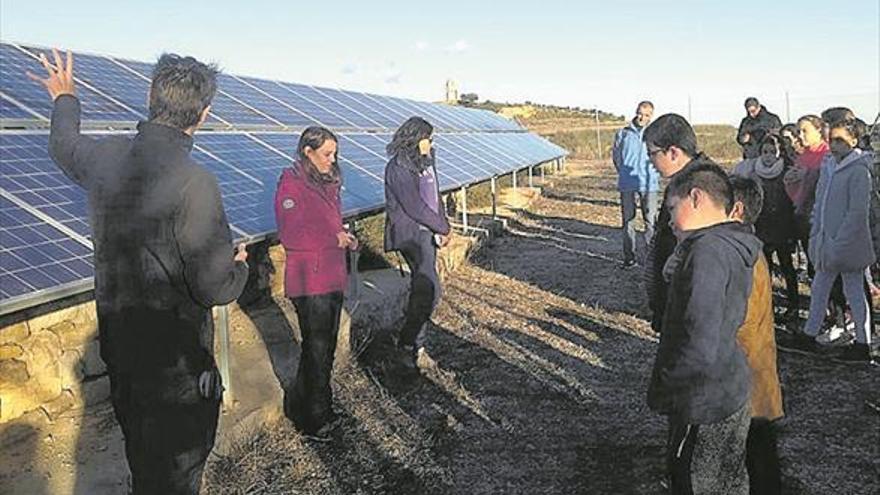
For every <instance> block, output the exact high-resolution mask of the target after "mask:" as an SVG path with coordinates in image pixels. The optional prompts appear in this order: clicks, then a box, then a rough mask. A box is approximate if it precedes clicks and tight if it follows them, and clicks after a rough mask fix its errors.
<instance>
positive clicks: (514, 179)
mask: <svg viewBox="0 0 880 495" xmlns="http://www.w3.org/2000/svg"><path fill="white" fill-rule="evenodd" d="M516 172H517V171H516V170H514V171H513V190H514V191H516Z"/></svg>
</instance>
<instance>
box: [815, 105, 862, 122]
mask: <svg viewBox="0 0 880 495" xmlns="http://www.w3.org/2000/svg"><path fill="white" fill-rule="evenodd" d="M855 118H856V115H855V114H854V113H853V111H852V110H850V109H849V108H846V107H831V108H829V109H826V110H825V111H823V112H822V120H823V121H824V122H825V123H826V124H828V125H831V124H835V123H837V122H840V121H843V120H854V119H855Z"/></svg>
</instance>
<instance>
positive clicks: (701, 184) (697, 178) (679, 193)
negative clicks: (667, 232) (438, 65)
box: [666, 163, 733, 214]
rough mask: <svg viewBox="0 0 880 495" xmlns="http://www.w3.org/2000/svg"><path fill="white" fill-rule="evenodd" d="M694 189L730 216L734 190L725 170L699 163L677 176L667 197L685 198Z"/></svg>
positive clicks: (713, 165) (710, 164) (669, 187)
mask: <svg viewBox="0 0 880 495" xmlns="http://www.w3.org/2000/svg"><path fill="white" fill-rule="evenodd" d="M693 189H699V190H701V191H703V192H705V193H706V194H707V195H708V196H709V197H710V198H712V201H714V202H715V204H717V205H718V206H722V207H723V208H724V212H725V213H727V214H730V212H731V210H732V209H733V190H732V187H731V185H730V179H729V178H728V177H727V174H726V173H725V172H724V170H723V169H722V168H721V167H719V166H718V165H715V164H714V163H698V164H696V165H693V166H690V167H686V168H685V169H683V170H682V171H681V172H679V173H677V174H675V175H674V176H673V178H672V180H671V181H670V182H669V186H667V189H666V190H667V196H669V197H673V198H684V197H686V196H687V195H688V194H690V193H691V191H692V190H693Z"/></svg>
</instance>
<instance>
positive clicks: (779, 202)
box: [755, 171, 797, 246]
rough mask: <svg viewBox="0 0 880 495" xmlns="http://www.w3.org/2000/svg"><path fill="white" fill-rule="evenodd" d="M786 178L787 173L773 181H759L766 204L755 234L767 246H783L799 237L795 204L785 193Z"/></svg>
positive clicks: (756, 223)
mask: <svg viewBox="0 0 880 495" xmlns="http://www.w3.org/2000/svg"><path fill="white" fill-rule="evenodd" d="M784 176H785V171H783V172H782V173H781V174H779V176H778V177H776V178H773V179H764V178H758V179H757V180H758V182H759V184H760V185H761V189H762V190H763V192H764V204H763V206H762V207H761V214H760V215H758V219H757V221H756V222H755V234H756V235H757V236H758V239H761V242H763V243H764V244H767V245H772V246H782V245H785V244H788V243H790V242H792V241H793V240H794V239H795V237H797V232H796V230H795V222H794V204H793V203H792V202H791V198H790V197H789V196H788V193H786V192H785V183H784V182H783V177H784Z"/></svg>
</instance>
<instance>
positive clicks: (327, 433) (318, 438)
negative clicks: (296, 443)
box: [302, 413, 342, 442]
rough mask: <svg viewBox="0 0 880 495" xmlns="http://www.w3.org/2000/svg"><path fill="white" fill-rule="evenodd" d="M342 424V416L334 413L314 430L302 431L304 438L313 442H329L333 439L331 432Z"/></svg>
mask: <svg viewBox="0 0 880 495" xmlns="http://www.w3.org/2000/svg"><path fill="white" fill-rule="evenodd" d="M340 424H342V416H339V415H337V414H335V413H332V414H331V415H330V417H329V418H328V419H327V421H325V422H324V424H323V425H321V426H320V427H318V429H317V430H314V431H306V430H304V431H303V432H302V436H303V438H305V439H307V440H311V441H313V442H329V441H330V440H332V437H331V434H332V433H333V430H335V429H336V428H337V427H338V426H339V425H340Z"/></svg>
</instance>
